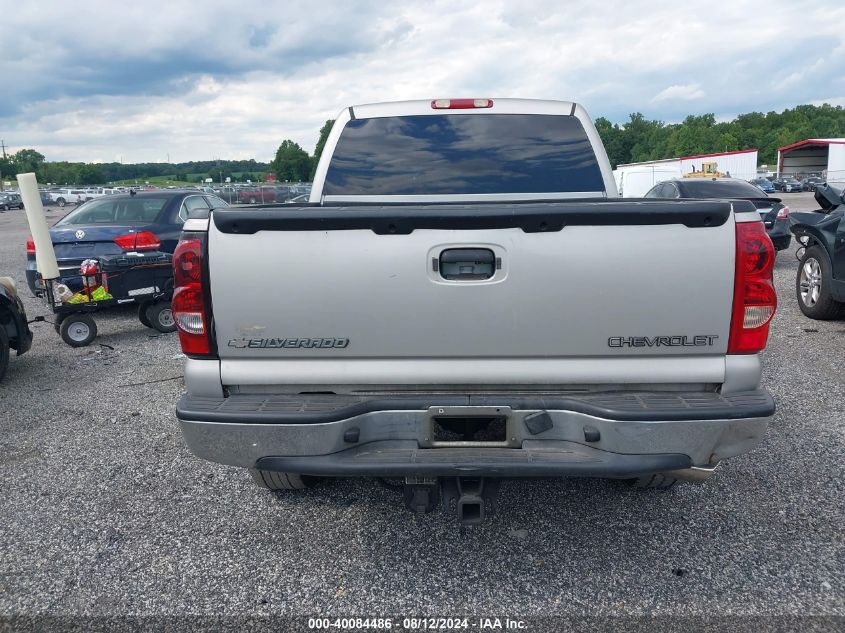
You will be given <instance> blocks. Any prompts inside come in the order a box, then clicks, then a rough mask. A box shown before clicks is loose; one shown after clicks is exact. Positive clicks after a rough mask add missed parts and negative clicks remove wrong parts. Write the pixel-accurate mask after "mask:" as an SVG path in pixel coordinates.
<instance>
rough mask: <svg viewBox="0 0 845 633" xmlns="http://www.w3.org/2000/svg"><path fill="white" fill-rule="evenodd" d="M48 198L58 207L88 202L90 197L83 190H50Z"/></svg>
mask: <svg viewBox="0 0 845 633" xmlns="http://www.w3.org/2000/svg"><path fill="white" fill-rule="evenodd" d="M48 193H49V194H50V198H51V199H52V200H53V202H55V203H56V204H57V205H59V206H60V207H64V206H65V205H68V204H81V203H82V202H85V201H86V200H90V199H91V196H90V195H88V194H87V193H85V190H84V189H50V190H49V191H48Z"/></svg>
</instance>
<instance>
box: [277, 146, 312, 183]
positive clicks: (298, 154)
mask: <svg viewBox="0 0 845 633" xmlns="http://www.w3.org/2000/svg"><path fill="white" fill-rule="evenodd" d="M270 169H271V170H272V171H273V173H274V174H276V178H278V179H279V181H304V180H308V178H309V177H310V176H311V157H310V156H308V153H307V152H306V151H305V150H304V149H302V148H301V147H300V146H299V144H298V143H295V142H293V141H291V140H284V141H282V144H281V145H279V149H278V150H276V158H274V159H273V162H272V163H270Z"/></svg>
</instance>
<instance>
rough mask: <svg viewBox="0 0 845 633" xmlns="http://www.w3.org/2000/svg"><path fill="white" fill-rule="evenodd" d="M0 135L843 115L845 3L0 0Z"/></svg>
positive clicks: (265, 143)
mask: <svg viewBox="0 0 845 633" xmlns="http://www.w3.org/2000/svg"><path fill="white" fill-rule="evenodd" d="M0 16H2V17H0V139H2V140H3V141H4V143H5V145H6V146H7V151H13V152H14V151H17V150H18V149H21V148H33V149H36V150H38V151H39V152H41V153H42V154H44V155H45V156H46V157H47V160H51V161H52V160H70V161H85V162H111V161H122V162H124V163H131V162H147V161H168V160H169V162H184V161H190V160H211V159H216V158H223V159H249V158H255V159H256V160H259V161H269V160H271V159H272V157H273V155H274V154H275V151H276V148H277V147H278V146H279V144H280V143H281V141H282V140H283V139H292V140H294V141H296V142H297V143H299V144H300V145H302V147H303V148H304V149H306V150H307V151H308V152H309V153H310V152H312V151H313V149H314V145H315V143H316V141H317V137H318V132H319V129H320V127H321V126H322V124H323V123H324V122H325V121H326V120H327V119H330V118H334V117H335V116H336V114H337V113H338V112H339V111H340V110H342V109H343V108H345V107H347V106H349V105H355V104H361V103H372V102H379V101H396V100H403V99H431V98H438V97H493V98H495V97H524V98H539V99H560V100H565V101H577V102H579V103H582V104H583V105H584V106H585V107H586V108H587V111H588V112H589V113H590V114H591V115H592V116H593V117H599V116H604V117H607V118H609V119H610V120H611V121H613V122H617V123H623V122H624V121H625V120H627V118H628V114H629V113H631V112H642V113H643V114H644V115H646V117H648V118H654V119H660V120H663V121H667V122H672V121H680V120H682V119H683V118H684V117H685V116H686V115H687V114H704V113H708V112H712V113H714V114H715V115H716V116H717V118H718V119H720V120H725V119H731V118H733V117H734V116H735V115H737V114H741V113H744V112H750V111H762V112H768V111H771V110H782V109H784V108H788V107H793V106H795V105H799V104H803V103H824V102H827V103H833V104H836V105H843V106H845V28H843V26H844V25H845V2H842V1H841V0H816V1H814V2H803V1H796V0H789V1H786V2H784V1H779V0H767V1H766V2H759V0H758V1H754V2H746V1H744V0H731V1H730V2H715V3H706V2H682V1H680V0H674V1H672V2H662V1H661V2H658V1H652V0H642V1H641V0H627V1H622V2H618V1H616V0H603V1H601V2H600V1H598V0H593V1H586V2H581V1H580V0H571V1H569V0H565V1H563V2H561V1H560V0H550V1H547V0H519V1H518V2H497V1H493V0H488V1H486V2H477V3H473V2H471V1H465V2H457V1H455V0H451V1H440V0H428V1H426V2H408V1H404V0H390V1H385V0H381V1H369V0H357V1H355V2H349V1H347V2H328V1H324V0H310V1H304V2H300V1H298V0H288V1H283V2H282V1H276V2H273V1H272V0H271V1H268V0H261V1H255V0H240V1H239V2H232V1H231V0H227V1H226V2H222V1H218V0H203V1H202V2H181V1H178V0H170V1H168V2H159V1H157V0H149V1H147V0H139V1H137V2H134V3H113V2H106V1H104V0H100V1H99V2H97V1H90V0H74V1H73V2H67V1H66V0H62V1H57V2H52V1H51V2H47V1H43V0H29V1H28V2H21V1H20V0H0Z"/></svg>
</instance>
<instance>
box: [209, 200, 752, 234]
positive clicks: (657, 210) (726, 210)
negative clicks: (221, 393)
mask: <svg viewBox="0 0 845 633" xmlns="http://www.w3.org/2000/svg"><path fill="white" fill-rule="evenodd" d="M732 204H733V209H734V210H735V211H736V212H740V211H749V210H750V211H753V210H754V205H753V204H751V203H750V202H748V203H744V202H733V203H731V202H728V201H719V200H690V201H684V200H671V201H664V200H650V199H649V200H640V199H630V200H627V199H626V200H608V199H599V200H596V199H588V200H571V201H566V202H560V201H557V202H535V201H531V202H526V203H523V202H509V203H502V202H494V203H472V204H464V205H461V204H422V205H421V204H392V205H348V204H347V205H344V206H337V207H315V206H313V205H312V206H306V207H297V208H290V207H263V208H260V209H226V210H225V211H219V212H215V213H213V214H212V217H213V219H214V225H215V227H216V228H217V230H219V231H220V232H222V233H234V234H253V233H257V232H258V231H344V230H346V231H348V230H362V229H363V230H366V229H369V230H371V231H373V232H374V233H376V234H378V235H408V234H410V233H412V232H413V231H414V230H416V229H444V230H482V229H506V228H521V229H522V230H523V231H525V232H526V233H541V232H554V231H560V230H562V229H563V228H564V227H565V226H602V225H607V226H620V225H621V226H626V225H634V226H636V225H661V224H683V225H685V226H687V227H690V228H699V227H710V226H721V225H722V224H724V223H725V222H726V221H727V219H728V217H729V216H730V214H731V210H732ZM743 205H748V209H745V208H744V207H743Z"/></svg>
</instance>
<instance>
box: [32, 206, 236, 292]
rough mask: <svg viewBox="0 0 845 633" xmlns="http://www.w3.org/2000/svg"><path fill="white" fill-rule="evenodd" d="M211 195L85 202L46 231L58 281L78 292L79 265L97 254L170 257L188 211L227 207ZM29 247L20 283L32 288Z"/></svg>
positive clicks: (36, 289)
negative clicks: (154, 252)
mask: <svg viewBox="0 0 845 633" xmlns="http://www.w3.org/2000/svg"><path fill="white" fill-rule="evenodd" d="M228 206H229V205H228V204H227V203H226V202H225V201H224V200H222V199H220V198H218V197H217V196H215V195H210V194H207V193H203V192H201V191H196V190H195V191H170V190H158V191H146V192H142V193H137V194H136V193H128V194H111V195H108V196H103V197H101V198H95V199H94V200H89V201H88V202H85V203H84V204H82V205H80V206H78V207H77V208H75V209H74V210H73V211H71V212H70V213H68V214H67V215H66V216H64V217H63V218H62V219H61V220H59V221H58V222H56V224H54V225H53V227H52V228H51V229H50V237H51V238H52V241H53V248H54V249H55V251H56V260H57V261H58V264H59V275H60V280H59V281H60V282H61V283H64V284H65V285H67V286H68V287H69V288H70V289H71V290H73V291H76V290H79V286H80V278H79V266H80V264H81V263H82V262H83V261H84V260H86V259H91V258H97V257H99V256H101V255H119V254H121V253H123V252H126V251H149V250H158V251H162V252H164V253H171V254H172V253H173V250H174V249H175V248H176V243H177V242H178V241H179V234H180V233H181V232H182V225H183V224H184V223H185V220H186V219H187V217H188V212H190V211H193V210H195V209H209V208H220V207H228ZM35 271H36V268H35V243H34V242H33V241H32V238H30V239H29V240H27V244H26V281H27V284H28V285H29V288H30V290H32V292H33V294H37V292H38V291H39V290H40V289H38V288H36V283H35V281H36V272H35Z"/></svg>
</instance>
